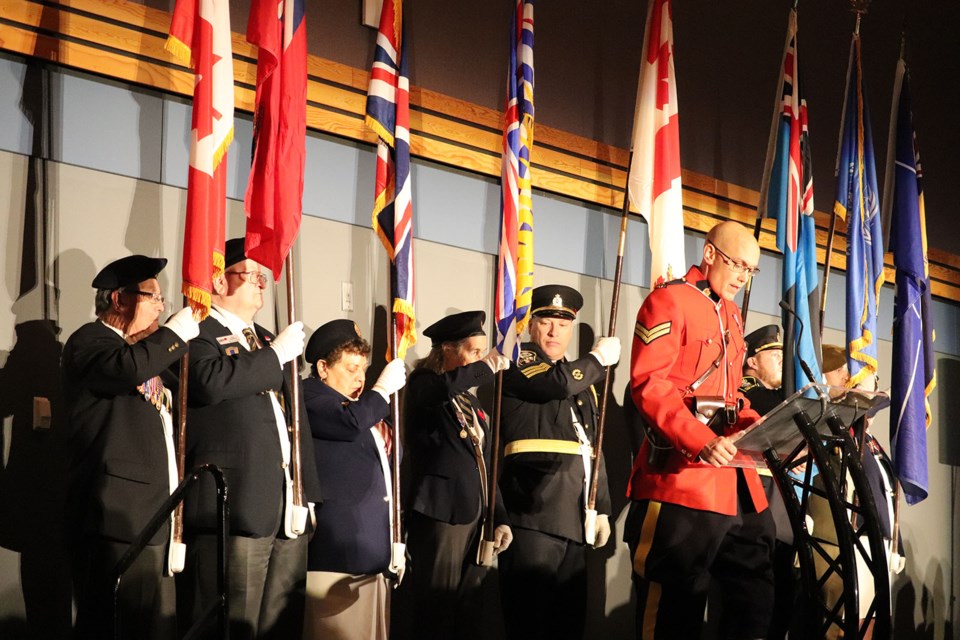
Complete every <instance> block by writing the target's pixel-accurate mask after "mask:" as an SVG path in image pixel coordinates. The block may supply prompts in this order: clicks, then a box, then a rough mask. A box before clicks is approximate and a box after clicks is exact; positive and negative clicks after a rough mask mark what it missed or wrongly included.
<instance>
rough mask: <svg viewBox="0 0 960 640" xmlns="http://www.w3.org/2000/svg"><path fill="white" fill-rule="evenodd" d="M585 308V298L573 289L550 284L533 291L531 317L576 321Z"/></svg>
mask: <svg viewBox="0 0 960 640" xmlns="http://www.w3.org/2000/svg"><path fill="white" fill-rule="evenodd" d="M582 306H583V296H581V295H580V292H579V291H577V290H576V289H574V288H573V287H567V286H564V285H562V284H548V285H544V286H542V287H537V288H536V289H534V290H533V302H532V307H533V308H532V310H531V311H530V314H531V315H534V316H542V317H544V318H566V319H567V320H576V318H577V312H578V311H580V308H581V307H582Z"/></svg>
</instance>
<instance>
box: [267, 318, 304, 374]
mask: <svg viewBox="0 0 960 640" xmlns="http://www.w3.org/2000/svg"><path fill="white" fill-rule="evenodd" d="M304 337H305V336H304V334H303V323H302V322H300V321H299V320H298V321H297V322H294V323H293V324H291V325H289V326H287V328H286V329H284V330H283V331H281V332H280V335H278V336H277V337H276V338H274V339H273V342H272V343H271V344H270V348H271V349H273V350H274V351H275V352H276V354H277V358H279V359H280V366H281V367H282V366H283V365H285V364H287V363H288V362H293V360H294V358H296V357H297V356H299V355H300V354H301V353H303V341H304Z"/></svg>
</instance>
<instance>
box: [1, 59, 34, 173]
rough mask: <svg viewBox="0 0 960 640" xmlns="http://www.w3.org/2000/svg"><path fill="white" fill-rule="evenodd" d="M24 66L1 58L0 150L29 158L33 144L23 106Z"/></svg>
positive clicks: (25, 71)
mask: <svg viewBox="0 0 960 640" xmlns="http://www.w3.org/2000/svg"><path fill="white" fill-rule="evenodd" d="M26 75H27V65H25V64H23V63H22V62H19V61H17V60H14V59H12V58H7V57H5V56H0V87H2V89H3V90H2V91H0V149H3V150H4V151H12V152H13V153H22V154H28V153H30V150H31V148H32V143H33V125H32V124H31V123H30V119H29V118H28V116H27V114H26V113H25V112H24V107H23V105H22V101H23V94H24V91H25V88H24V87H25V85H24V80H25V78H26Z"/></svg>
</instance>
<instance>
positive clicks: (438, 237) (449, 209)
mask: <svg viewBox="0 0 960 640" xmlns="http://www.w3.org/2000/svg"><path fill="white" fill-rule="evenodd" d="M370 184H371V189H372V180H371V181H370ZM413 197H414V207H415V210H414V213H415V219H414V220H415V221H414V225H415V227H414V231H415V233H416V235H417V237H418V238H422V239H424V240H430V241H431V242H440V243H443V244H448V245H452V246H455V247H463V248H465V249H471V250H473V251H481V252H483V253H489V254H496V253H497V246H498V244H497V243H498V240H499V236H500V185H499V181H496V182H495V181H493V180H491V179H490V178H488V177H486V176H483V177H478V176H475V175H470V174H468V173H466V172H464V171H459V170H456V169H451V168H448V167H443V166H440V165H437V164H433V163H422V162H418V163H416V164H415V165H414V169H413ZM534 242H536V241H534Z"/></svg>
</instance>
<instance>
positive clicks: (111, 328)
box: [100, 320, 127, 340]
mask: <svg viewBox="0 0 960 640" xmlns="http://www.w3.org/2000/svg"><path fill="white" fill-rule="evenodd" d="M100 324H102V325H103V326H105V327H106V328H107V329H110V331H113V332H114V333H115V334H117V335H118V336H120V337H121V338H123V339H124V340H126V339H127V334H125V333H124V332H123V331H120V329H117V328H116V327H115V326H113V325H112V324H107V323H106V322H104V321H103V320H101V321H100Z"/></svg>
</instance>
